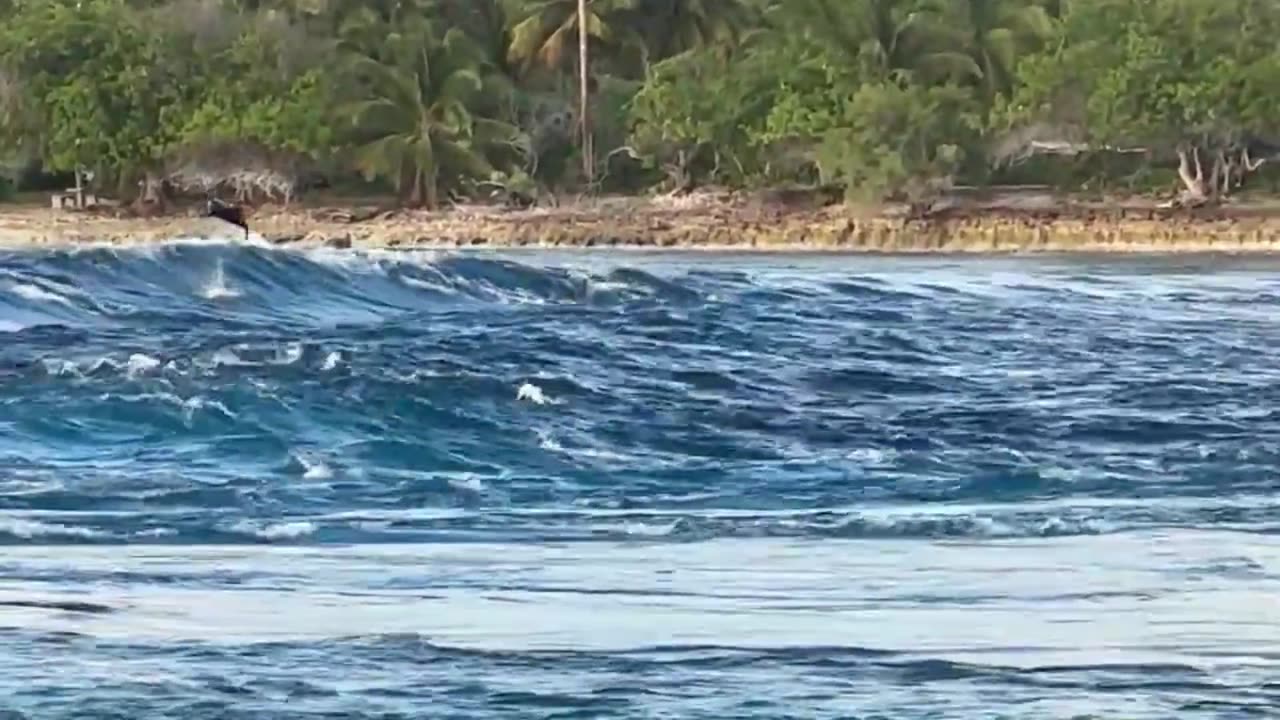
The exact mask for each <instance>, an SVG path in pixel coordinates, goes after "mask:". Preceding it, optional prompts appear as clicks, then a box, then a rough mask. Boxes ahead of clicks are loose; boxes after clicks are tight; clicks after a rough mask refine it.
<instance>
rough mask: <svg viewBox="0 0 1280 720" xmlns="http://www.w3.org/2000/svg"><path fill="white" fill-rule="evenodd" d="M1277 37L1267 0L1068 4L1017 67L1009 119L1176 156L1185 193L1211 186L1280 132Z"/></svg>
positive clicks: (1218, 186) (1277, 17)
mask: <svg viewBox="0 0 1280 720" xmlns="http://www.w3.org/2000/svg"><path fill="white" fill-rule="evenodd" d="M1276 37H1280V6H1278V5H1276V4H1275V3H1273V2H1268V1H1267V0H1214V1H1213V2H1210V1H1208V0H1198V1H1194V2H1193V1H1191V0H1139V1H1136V2H1127V1H1121V0H1090V1H1089V2H1076V3H1072V4H1070V5H1069V6H1068V8H1067V11H1066V12H1065V14H1064V15H1063V18H1062V24H1061V29H1060V31H1059V36H1058V37H1057V38H1056V39H1055V42H1054V43H1053V45H1051V46H1050V50H1049V51H1047V52H1045V53H1043V54H1041V55H1038V56H1035V57H1032V58H1029V59H1028V60H1027V62H1026V63H1024V65H1023V67H1022V68H1021V72H1020V79H1021V80H1022V84H1021V86H1020V88H1019V90H1018V92H1017V93H1016V94H1015V95H1014V102H1012V103H1011V104H1010V105H1009V107H1008V108H1007V110H1006V117H1007V118H1008V119H1009V121H1010V123H1016V122H1019V121H1021V122H1029V121H1045V120H1046V119H1047V120H1048V121H1050V122H1056V123H1068V124H1072V125H1075V126H1078V127H1079V128H1081V134H1082V135H1083V137H1085V138H1086V139H1087V140H1088V141H1089V142H1090V143H1091V144H1093V145H1095V146H1108V145H1110V146H1131V147H1140V148H1145V149H1146V150H1147V151H1148V153H1149V154H1151V155H1152V156H1154V157H1157V158H1160V157H1165V158H1167V157H1169V156H1170V155H1177V157H1178V158H1179V160H1180V161H1181V162H1183V163H1184V164H1185V170H1186V176H1185V177H1184V183H1186V185H1187V189H1188V191H1189V192H1190V193H1192V194H1195V195H1205V194H1211V193H1216V192H1219V191H1221V190H1222V189H1223V188H1226V189H1229V183H1227V178H1226V177H1225V173H1228V172H1230V168H1229V163H1232V162H1234V161H1235V156H1236V155H1237V154H1239V153H1242V152H1244V151H1245V150H1246V149H1247V147H1248V144H1249V142H1250V140H1251V139H1259V138H1261V139H1266V138H1271V139H1274V138H1277V137H1280V54H1277V52H1276V44H1275V39H1276ZM1063 67H1070V68H1072V72H1071V73H1070V74H1069V75H1066V74H1063V73H1062V72H1061V68H1063ZM1243 162H1245V161H1244V160H1243V159H1241V160H1240V163H1243ZM1210 163H1212V164H1213V168H1212V171H1211V172H1210V173H1209V176H1208V177H1205V176H1204V169H1205V168H1204V167H1202V165H1204V166H1207V165H1209V164H1210ZM1240 163H1237V164H1240ZM1196 176H1199V177H1196ZM1224 183H1226V184H1224ZM1210 186H1212V187H1210Z"/></svg>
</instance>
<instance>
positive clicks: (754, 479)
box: [0, 242, 1280, 720]
mask: <svg viewBox="0 0 1280 720" xmlns="http://www.w3.org/2000/svg"><path fill="white" fill-rule="evenodd" d="M1278 300H1280V261H1264V260H1259V259H1256V258H1255V259H1250V260H1248V261H1245V260H1239V261H1237V260H1230V259H1223V258H1189V257H1182V258H1177V259H1136V258H1128V259H1121V258H1106V259H1105V261H1097V262H1094V261H1090V260H1087V259H1045V258H1039V259H976V258H975V259H949V258H910V259H908V258H888V257H886V258H864V257H853V258H842V257H826V256H812V255H811V256H803V257H787V256H764V255H757V256H749V257H744V256H733V255H715V254H709V253H708V254H683V255H659V254H644V253H634V254H629V253H610V254H607V255H604V254H595V255H592V254H572V253H546V254H535V253H512V254H508V255H498V254H463V253H453V254H409V253H404V254H396V253H376V252H355V251H307V250H283V249H270V248H262V247H244V246H235V245H219V244H216V243H208V242H203V243H189V244H172V245H163V246H151V247H135V248H130V249H114V250H113V249H110V248H105V247H98V248H85V249H80V250H77V251H50V250H30V251H7V252H4V253H0V544H3V545H4V547H3V556H2V557H0V717H4V718H32V719H35V718H40V719H45V718H50V719H54V718H58V719H61V718H66V719H70V718H105V717H113V718H114V717H120V718H159V717H166V718H183V719H184V720H187V719H205V718H208V719H212V718H244V719H249V718H253V719H258V718H272V719H273V720H275V719H280V718H299V719H301V718H322V717H323V718H384V719H385V718H427V717H433V718H434V717H441V718H444V717H449V718H552V717H555V718H569V717H576V718H636V719H639V718H706V719H708V720H710V719H712V718H715V719H721V718H873V717H875V718H895V719H897V718H908V719H914V718H920V719H923V718H930V719H936V718H965V719H968V718H979V717H981V718H987V717H1006V718H1013V717H1017V718H1063V719H1066V718H1081V717H1099V718H1121V717H1123V718H1128V719H1131V720H1132V719H1137V718H1162V719H1163V718H1172V717H1176V718H1236V717H1261V716H1266V715H1268V714H1269V713H1274V712H1275V711H1276V710H1277V708H1280V680H1278V678H1280V604H1277V599H1276V598H1277V597H1280V540H1278V539H1277V537H1278V535H1277V531H1278V530H1280V496H1278V495H1277V468H1278V467H1280V442H1278V441H1280V404H1278V401H1280V360H1278V359H1277V348H1280V313H1278V312H1277V310H1276V308H1277V304H1278Z"/></svg>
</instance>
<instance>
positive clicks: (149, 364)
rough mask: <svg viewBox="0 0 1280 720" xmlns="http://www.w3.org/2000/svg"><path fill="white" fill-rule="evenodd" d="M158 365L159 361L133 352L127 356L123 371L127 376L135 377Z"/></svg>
mask: <svg viewBox="0 0 1280 720" xmlns="http://www.w3.org/2000/svg"><path fill="white" fill-rule="evenodd" d="M158 367H160V361H159V360H157V359H155V358H153V357H151V356H150V355H146V354H143V353H134V354H132V355H130V356H129V361H128V362H127V363H126V364H125V373H126V374H127V375H129V377H136V376H138V375H143V374H145V373H149V372H151V371H152V370H155V369H156V368H158Z"/></svg>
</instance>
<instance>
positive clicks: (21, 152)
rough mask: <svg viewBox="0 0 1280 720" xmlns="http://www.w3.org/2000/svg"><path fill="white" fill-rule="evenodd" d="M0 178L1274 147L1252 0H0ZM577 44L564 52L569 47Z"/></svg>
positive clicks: (149, 200)
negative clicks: (1, 19) (79, 173)
mask: <svg viewBox="0 0 1280 720" xmlns="http://www.w3.org/2000/svg"><path fill="white" fill-rule="evenodd" d="M0 16H2V17H5V18H6V22H5V23H4V25H3V26H0V174H7V175H9V176H11V177H14V178H32V177H49V176H50V175H54V176H58V175H59V174H63V175H65V174H67V173H73V172H76V171H78V170H80V171H85V172H87V173H88V177H90V178H91V182H92V184H93V185H94V186H95V187H98V188H100V189H102V190H103V191H105V192H110V193H113V194H116V195H118V196H119V197H122V198H127V199H129V200H130V201H133V202H135V203H136V204H137V205H138V206H143V207H156V206H163V205H164V203H165V202H166V201H167V200H168V199H170V198H172V197H175V196H178V195H188V196H203V195H208V194H213V193H217V194H231V195H234V196H235V197H236V198H237V199H239V200H241V201H247V202H261V201H264V200H274V201H282V200H283V201H287V200H290V199H293V198H295V197H297V196H299V195H301V194H303V193H306V192H309V191H311V190H314V189H316V188H325V187H328V188H336V189H350V190H352V191H360V192H380V193H381V192H385V193H394V194H395V195H396V196H397V197H398V199H399V200H400V201H401V202H402V203H404V204H406V205H411V206H424V207H439V206H441V205H442V204H445V203H448V202H449V201H451V200H461V199H472V200H475V199H481V198H484V199H489V198H495V197H498V198H503V199H505V200H507V201H512V202H524V203H527V202H538V201H551V200H554V198H556V197H559V196H562V195H564V194H566V193H570V194H579V193H597V192H616V193H638V192H649V191H658V192H680V191H685V190H689V189H693V188H696V187H700V186H722V187H732V188H753V187H754V188H760V187H774V186H780V185H804V186H815V185H820V186H824V187H828V188H833V189H835V190H838V191H839V192H842V193H844V194H845V195H846V196H847V197H849V198H851V199H852V198H862V199H867V200H883V199H890V198H896V199H908V200H918V199H922V198H928V197H931V196H934V195H936V194H937V193H939V192H943V191H946V190H947V189H948V188H952V187H954V186H957V185H978V186H981V185H990V184H996V183H1004V182H1017V183H1040V184H1053V185H1058V186H1065V187H1070V188H1073V189H1077V190H1078V189H1098V188H1104V189H1105V188H1112V189H1147V190H1150V189H1160V190H1169V189H1174V188H1176V189H1177V190H1179V191H1180V193H1181V199H1182V200H1184V201H1189V202H1197V203H1199V202H1211V201H1216V200H1219V199H1221V198H1222V197H1224V196H1226V195H1229V194H1231V193H1234V192H1237V191H1239V190H1240V189H1241V188H1245V187H1248V186H1249V185H1250V183H1257V182H1259V178H1265V176H1266V171H1267V170H1268V168H1270V167H1271V165H1273V164H1278V163H1280V3H1277V2H1275V1H1274V0H0ZM584 60H585V63H584Z"/></svg>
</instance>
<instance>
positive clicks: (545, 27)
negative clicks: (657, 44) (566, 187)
mask: <svg viewBox="0 0 1280 720" xmlns="http://www.w3.org/2000/svg"><path fill="white" fill-rule="evenodd" d="M637 2H638V0H534V2H533V3H532V4H531V6H529V7H527V8H525V14H524V19H523V20H521V21H519V22H517V23H516V24H515V26H514V27H512V29H511V47H510V49H509V52H508V59H509V61H510V62H512V63H513V64H514V65H517V66H518V67H519V68H520V70H521V72H522V73H528V72H530V71H531V70H533V69H534V68H535V67H539V66H540V67H542V68H544V69H547V70H552V71H559V70H563V69H565V64H566V62H567V59H568V57H569V55H568V53H567V50H568V48H569V47H570V43H571V42H572V41H573V39H575V38H576V39H577V42H578V57H577V63H576V64H577V75H578V124H579V130H580V133H581V150H582V169H583V174H584V175H585V177H586V180H587V183H588V184H590V183H591V181H592V178H593V176H594V174H595V172H594V170H595V159H594V152H593V147H592V133H591V113H590V107H591V69H590V68H591V56H590V40H591V38H595V39H596V41H597V42H598V43H601V44H603V45H606V46H611V47H612V48H614V49H619V48H622V47H627V46H631V47H642V46H643V43H642V42H640V41H639V36H638V35H637V34H636V33H635V32H634V30H632V29H631V28H630V27H629V23H627V22H626V19H625V17H624V13H625V12H626V11H628V10H631V9H633V8H634V7H635V6H636V4H637Z"/></svg>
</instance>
